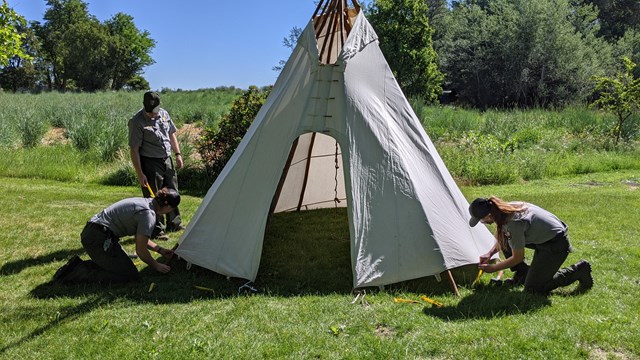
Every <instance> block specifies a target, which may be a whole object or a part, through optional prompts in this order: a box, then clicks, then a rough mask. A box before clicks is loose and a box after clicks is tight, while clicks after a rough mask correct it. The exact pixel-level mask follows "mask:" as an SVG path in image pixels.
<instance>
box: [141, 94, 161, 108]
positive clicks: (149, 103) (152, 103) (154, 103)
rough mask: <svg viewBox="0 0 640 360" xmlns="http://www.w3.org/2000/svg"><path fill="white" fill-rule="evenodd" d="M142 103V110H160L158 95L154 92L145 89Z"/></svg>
mask: <svg viewBox="0 0 640 360" xmlns="http://www.w3.org/2000/svg"><path fill="white" fill-rule="evenodd" d="M142 105H144V111H146V112H148V113H157V112H158V111H160V96H159V95H158V93H156V92H153V91H147V92H146V93H144V99H143V100H142Z"/></svg>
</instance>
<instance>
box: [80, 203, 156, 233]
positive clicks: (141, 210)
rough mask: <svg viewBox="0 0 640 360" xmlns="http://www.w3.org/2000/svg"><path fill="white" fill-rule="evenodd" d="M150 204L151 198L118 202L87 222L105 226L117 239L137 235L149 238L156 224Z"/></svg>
mask: <svg viewBox="0 0 640 360" xmlns="http://www.w3.org/2000/svg"><path fill="white" fill-rule="evenodd" d="M152 202H153V199H151V198H129V199H124V200H120V201H118V202H117V203H115V204H113V205H111V206H109V207H108V208H106V209H104V210H102V211H101V212H100V213H98V214H96V215H94V216H93V217H92V218H91V219H90V220H89V222H92V223H96V224H100V225H104V226H106V227H107V228H109V230H111V232H113V234H114V235H115V236H116V237H118V238H120V237H124V236H132V235H137V234H140V235H144V236H148V237H151V233H152V231H153V227H154V225H155V223H156V213H155V211H154V210H153V208H152V204H151V203H152Z"/></svg>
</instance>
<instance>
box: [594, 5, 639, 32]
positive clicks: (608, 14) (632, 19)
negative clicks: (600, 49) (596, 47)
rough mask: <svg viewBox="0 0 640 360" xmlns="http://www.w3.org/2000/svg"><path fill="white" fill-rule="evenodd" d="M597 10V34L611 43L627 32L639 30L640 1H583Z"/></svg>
mask: <svg viewBox="0 0 640 360" xmlns="http://www.w3.org/2000/svg"><path fill="white" fill-rule="evenodd" d="M585 2H587V3H590V4H593V5H595V6H596V7H597V8H598V10H599V15H598V19H599V23H600V31H599V32H598V34H599V35H600V36H603V37H604V38H605V39H607V40H609V41H612V40H617V39H619V38H621V37H622V36H624V34H625V33H626V32H627V31H628V30H640V1H638V0H585Z"/></svg>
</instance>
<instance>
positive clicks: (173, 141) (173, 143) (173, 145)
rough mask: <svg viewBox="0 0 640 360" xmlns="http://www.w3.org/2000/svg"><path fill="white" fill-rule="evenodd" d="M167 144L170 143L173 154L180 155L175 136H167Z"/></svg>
mask: <svg viewBox="0 0 640 360" xmlns="http://www.w3.org/2000/svg"><path fill="white" fill-rule="evenodd" d="M169 142H170V143H171V149H172V150H173V153H174V154H180V144H178V138H177V137H176V134H171V136H169Z"/></svg>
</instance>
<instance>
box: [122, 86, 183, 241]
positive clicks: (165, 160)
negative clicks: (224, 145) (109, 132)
mask: <svg viewBox="0 0 640 360" xmlns="http://www.w3.org/2000/svg"><path fill="white" fill-rule="evenodd" d="M142 105H143V108H142V109H140V111H138V112H137V113H136V114H135V115H134V116H133V118H131V120H129V147H130V150H131V162H132V163H133V168H134V169H135V171H136V176H137V177H138V181H139V182H140V186H141V187H142V194H143V196H144V197H150V196H151V193H150V192H149V190H148V188H147V186H148V185H150V186H151V189H152V191H153V192H154V193H155V192H157V191H158V189H160V188H163V187H168V188H171V189H175V190H178V176H177V174H176V170H175V168H174V166H173V159H172V158H171V150H173V153H174V154H175V158H176V168H178V169H180V168H182V165H183V162H182V155H180V145H179V144H178V139H177V138H176V126H175V124H174V123H173V121H172V120H171V117H170V116H169V113H168V112H167V111H166V110H164V109H163V108H161V107H160V96H159V95H158V94H157V93H155V92H153V91H147V92H146V93H144V97H143V100H142ZM166 217H167V219H166V223H165V219H164V216H159V217H158V222H157V223H156V227H155V229H154V232H153V234H152V237H153V238H157V239H158V240H167V239H168V237H167V235H166V234H165V231H166V232H173V231H179V230H183V229H184V226H182V221H181V219H180V211H179V210H178V208H177V207H176V208H175V209H174V211H172V212H170V213H169V214H167V216H166Z"/></svg>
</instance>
